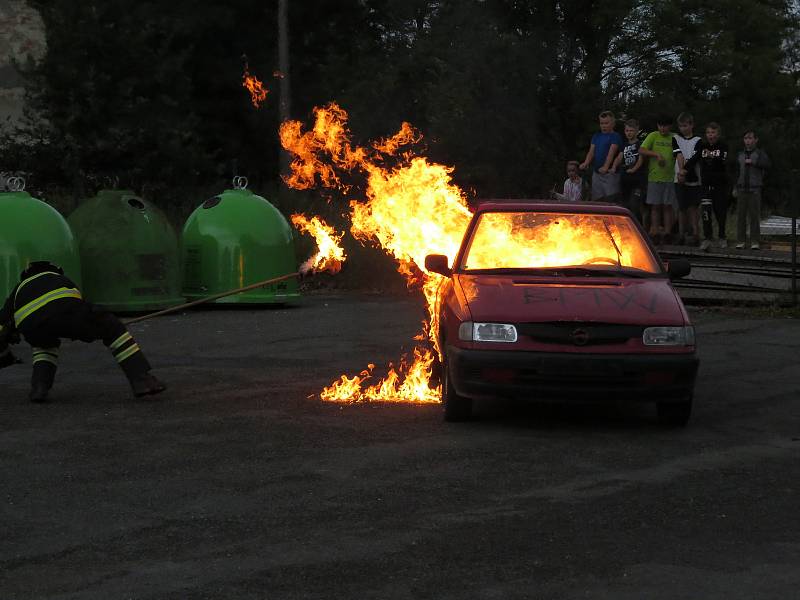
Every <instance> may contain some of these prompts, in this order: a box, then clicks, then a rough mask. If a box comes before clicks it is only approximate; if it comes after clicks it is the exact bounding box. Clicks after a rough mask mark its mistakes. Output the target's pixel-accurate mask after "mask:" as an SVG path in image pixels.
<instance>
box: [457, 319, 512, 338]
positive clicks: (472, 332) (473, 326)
mask: <svg viewBox="0 0 800 600" xmlns="http://www.w3.org/2000/svg"><path fill="white" fill-rule="evenodd" d="M458 339H460V340H461V341H464V342H516V341H517V328H516V327H514V326H513V325H511V324H508V323H473V322H472V321H464V322H463V323H461V325H459V326H458Z"/></svg>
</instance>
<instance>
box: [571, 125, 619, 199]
mask: <svg viewBox="0 0 800 600" xmlns="http://www.w3.org/2000/svg"><path fill="white" fill-rule="evenodd" d="M598 122H599V124H600V131H599V132H598V133H595V134H594V135H593V136H592V141H591V143H590V144H589V150H588V151H587V152H586V158H584V159H583V162H582V163H581V164H580V169H581V171H584V170H586V169H588V168H589V165H590V164H591V165H592V169H593V170H594V172H593V173H592V200H596V201H598V202H613V201H614V200H615V199H616V198H617V196H618V194H619V177H618V176H617V174H616V173H613V172H611V165H612V164H613V163H614V158H615V157H616V155H617V152H618V151H619V148H620V146H622V136H620V134H618V133H617V132H616V131H614V124H615V123H616V119H615V117H614V113H612V112H611V111H610V110H604V111H603V112H601V113H600V115H599V116H598Z"/></svg>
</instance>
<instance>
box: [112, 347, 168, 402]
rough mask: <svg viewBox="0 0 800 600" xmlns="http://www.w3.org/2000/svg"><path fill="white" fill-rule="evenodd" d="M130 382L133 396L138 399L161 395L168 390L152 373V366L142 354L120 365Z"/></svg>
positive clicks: (138, 353) (139, 353)
mask: <svg viewBox="0 0 800 600" xmlns="http://www.w3.org/2000/svg"><path fill="white" fill-rule="evenodd" d="M119 366H120V367H122V370H123V372H124V373H125V376H126V377H127V378H128V382H129V383H130V384H131V390H132V391H133V395H134V396H136V397H137V398H142V397H143V396H153V395H155V394H160V393H161V392H163V391H164V390H166V389H167V386H166V385H164V384H163V383H161V381H159V380H158V379H157V378H156V377H155V375H152V374H151V373H150V365H149V364H148V362H147V360H146V359H145V358H144V356H143V355H142V353H141V352H137V353H136V354H135V355H133V356H131V357H130V358H128V359H127V360H123V361H122V362H120V363H119Z"/></svg>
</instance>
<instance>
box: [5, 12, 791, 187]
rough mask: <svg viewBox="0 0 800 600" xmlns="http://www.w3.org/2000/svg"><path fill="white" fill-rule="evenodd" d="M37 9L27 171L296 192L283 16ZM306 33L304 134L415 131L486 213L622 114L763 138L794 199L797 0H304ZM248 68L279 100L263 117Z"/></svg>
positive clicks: (302, 44)
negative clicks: (269, 186)
mask: <svg viewBox="0 0 800 600" xmlns="http://www.w3.org/2000/svg"><path fill="white" fill-rule="evenodd" d="M35 4H36V5H37V7H38V8H39V10H40V11H41V14H42V17H43V19H44V21H45V24H46V27H47V40H48V53H47V56H46V58H45V59H44V60H43V61H42V63H41V64H40V65H39V66H38V67H37V68H36V69H35V70H33V71H31V72H30V73H29V77H28V92H29V97H30V101H31V103H30V106H31V108H32V109H33V110H34V112H35V113H36V114H38V115H39V116H40V117H44V119H45V121H44V123H45V124H46V125H45V127H44V129H45V131H42V129H43V126H42V124H41V123H42V121H40V122H39V126H38V130H37V136H36V139H37V140H39V142H38V143H37V144H35V145H34V146H36V149H35V151H34V150H31V151H30V152H29V153H28V158H29V160H30V161H32V162H33V163H34V164H32V165H21V166H23V167H27V168H32V169H33V170H38V171H40V172H46V173H48V176H50V177H52V178H54V179H55V178H57V177H60V178H61V179H62V180H64V181H77V180H81V179H82V178H85V177H87V176H88V175H89V174H91V175H95V176H106V175H117V176H120V177H123V178H125V179H127V180H128V181H130V182H131V185H134V186H139V187H141V186H145V185H149V186H151V187H152V186H156V187H157V186H161V188H160V189H169V187H170V186H174V185H175V184H180V185H181V186H192V185H208V184H214V183H215V182H219V181H220V180H222V179H227V178H228V177H229V176H230V175H231V174H233V172H234V171H238V172H241V173H244V174H247V175H249V176H250V177H251V179H253V180H255V181H257V182H261V183H264V184H266V183H268V182H270V181H272V182H277V177H278V171H279V163H278V149H279V148H278V140H277V129H278V125H279V118H278V112H277V80H276V79H274V78H273V75H272V74H273V71H274V70H275V69H276V68H277V64H278V60H277V54H276V47H277V31H276V14H277V0H272V1H268V2H259V3H256V2H251V1H248V0H231V1H229V2H226V3H217V2H205V1H199V2H198V1H195V2H189V1H188V0H175V1H174V2H172V3H169V4H163V3H158V2H154V1H152V0H138V1H137V2H132V1H131V0H103V1H102V2H101V1H100V0H86V1H85V2H71V1H69V0H49V1H48V2H43V1H42V2H38V3H35ZM289 17H290V48H291V65H292V66H291V69H292V72H291V76H292V106H293V111H294V116H295V117H296V118H301V119H305V118H307V117H308V115H309V113H310V111H311V109H312V108H313V107H314V106H317V105H322V104H324V103H327V102H329V101H332V100H335V101H337V102H339V103H340V104H341V105H342V106H343V107H344V108H345V109H346V110H348V112H349V113H350V115H351V125H352V128H353V131H354V132H356V134H357V135H358V136H362V137H364V138H371V137H376V136H383V135H387V134H390V133H393V132H394V131H395V130H396V128H397V127H398V126H399V124H400V122H401V121H404V120H407V121H410V122H412V123H413V124H414V125H415V126H416V127H417V128H418V129H420V130H421V131H422V133H423V134H424V136H425V140H426V143H427V149H428V152H429V153H430V155H431V156H432V157H433V158H434V159H436V160H438V161H440V162H443V163H445V164H448V165H453V166H455V167H456V171H455V173H456V178H457V181H458V182H459V183H461V184H462V185H464V186H465V187H466V188H468V189H469V190H472V191H473V193H474V194H475V195H477V196H483V197H487V196H491V197H501V196H506V197H513V196H517V197H520V196H528V197H530V196H536V195H539V194H542V193H543V192H545V191H546V190H548V189H549V188H550V186H551V185H552V184H553V183H554V182H555V181H557V180H559V179H561V178H562V175H563V173H562V170H563V164H564V161H566V160H568V159H573V158H579V157H581V155H582V153H583V152H585V150H586V145H587V143H588V136H589V135H590V133H591V132H592V131H593V130H594V129H595V126H596V125H595V123H596V115H597V113H598V112H599V111H600V110H602V109H606V108H610V109H612V110H615V111H616V112H617V113H618V114H619V115H625V116H636V117H639V118H640V120H642V122H643V124H644V125H645V127H653V126H654V123H653V117H654V115H655V114H657V113H661V112H667V113H670V114H673V115H676V114H677V113H679V112H681V111H686V110H688V111H690V112H692V113H694V114H695V116H696V120H697V122H698V123H704V122H707V121H710V120H715V121H718V122H720V123H722V125H723V128H724V131H725V132H726V133H727V135H728V136H729V137H730V138H732V139H731V142H732V143H733V145H734V146H736V145H738V144H739V137H740V133H741V131H742V129H743V128H744V127H750V126H754V127H756V128H758V130H759V131H760V132H761V133H762V135H761V139H762V145H765V146H766V147H767V148H768V149H769V150H771V151H772V154H773V156H774V157H775V162H776V165H777V167H776V169H775V172H776V175H775V177H773V178H772V179H771V181H773V182H777V183H780V184H781V185H784V184H785V183H786V176H785V174H786V173H788V171H789V170H790V169H791V168H793V167H794V164H793V162H792V161H791V159H790V158H789V157H790V156H793V155H795V154H796V153H797V152H798V150H800V148H798V144H799V143H800V142H798V140H800V135H798V134H800V128H799V126H798V115H797V112H798V96H799V94H798V89H799V88H798V72H800V65H799V63H800V52H799V51H798V50H799V49H800V41H798V40H799V39H800V38H799V37H798V35H799V34H798V32H799V31H800V28H798V10H797V3H796V2H795V1H793V0H750V1H744V0H726V1H725V2H717V3H709V2H707V1H701V0H669V1H668V0H605V1H603V2H600V1H596V0H560V1H559V0H545V1H542V0H474V1H470V2H459V1H455V0H336V1H335V0H304V1H302V2H300V1H295V2H291V3H290V6H289ZM243 57H246V60H247V62H248V64H249V67H250V70H251V72H253V73H255V74H256V75H258V76H259V77H260V78H261V79H262V80H264V82H265V84H266V85H267V87H268V88H271V89H272V95H271V96H269V97H268V99H267V102H266V105H265V107H264V108H262V109H261V110H255V109H254V108H253V107H252V106H251V105H250V104H249V99H248V97H247V95H246V93H245V92H244V90H242V88H241V76H242V70H243V61H244V58H243ZM14 156H17V157H18V158H17V159H15V160H21V159H19V153H18V154H17V155H14ZM43 162H47V165H44V164H42V163H43Z"/></svg>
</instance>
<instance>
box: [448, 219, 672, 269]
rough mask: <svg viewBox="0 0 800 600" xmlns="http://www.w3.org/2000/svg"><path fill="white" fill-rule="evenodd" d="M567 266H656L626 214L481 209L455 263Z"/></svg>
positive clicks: (482, 266) (492, 266)
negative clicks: (463, 249)
mask: <svg viewBox="0 0 800 600" xmlns="http://www.w3.org/2000/svg"><path fill="white" fill-rule="evenodd" d="M570 267H573V268H574V267H581V269H580V270H579V271H580V272H583V273H588V272H591V271H593V270H599V271H603V270H605V271H607V270H609V269H611V270H615V271H623V270H625V271H630V270H631V269H638V270H639V271H643V272H645V273H659V272H660V271H661V268H660V265H659V263H658V261H657V260H656V259H655V257H654V256H653V254H652V252H650V249H649V247H648V246H647V244H646V243H645V241H644V240H643V239H642V236H641V234H640V233H639V229H638V228H637V227H636V224H635V223H634V222H633V219H631V218H630V217H628V216H625V215H602V214H568V213H551V212H533V211H530V212H529V211H526V212H485V213H483V214H481V215H480V216H479V217H478V222H477V223H476V225H475V228H474V229H473V230H472V236H471V238H470V240H469V243H468V244H467V248H466V252H465V253H464V256H463V258H462V260H461V265H460V268H461V269H462V270H464V271H483V270H494V269H507V270H531V269H554V268H559V269H562V270H563V269H565V268H570Z"/></svg>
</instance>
